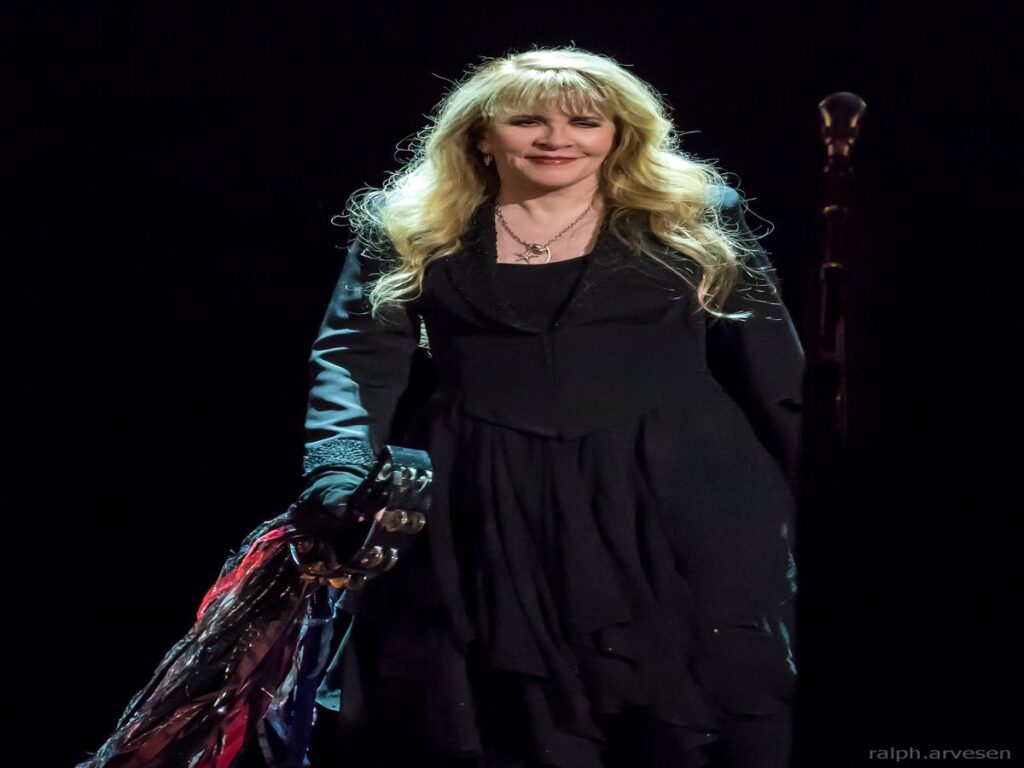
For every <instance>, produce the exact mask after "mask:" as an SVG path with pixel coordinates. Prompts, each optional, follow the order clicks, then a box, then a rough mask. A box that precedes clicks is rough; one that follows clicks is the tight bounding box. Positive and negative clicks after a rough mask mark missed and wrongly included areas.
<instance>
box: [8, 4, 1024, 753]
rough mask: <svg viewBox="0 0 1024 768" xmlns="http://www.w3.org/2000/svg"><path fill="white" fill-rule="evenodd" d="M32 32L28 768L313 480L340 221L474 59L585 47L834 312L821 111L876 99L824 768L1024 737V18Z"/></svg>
mask: <svg viewBox="0 0 1024 768" xmlns="http://www.w3.org/2000/svg"><path fill="white" fill-rule="evenodd" d="M1008 7H1009V4H1006V6H1005V8H1008ZM10 21H11V22H12V23H9V24H6V25H4V26H5V28H6V33H7V38H8V39H7V40H6V44H5V46H4V49H5V50H6V51H7V52H8V63H9V66H8V67H7V68H6V69H7V72H8V74H9V75H14V78H13V79H12V80H11V84H10V87H9V88H8V89H7V92H8V96H9V97H10V98H9V99H8V105H9V107H10V108H11V112H10V113H9V116H8V119H7V121H6V122H7V124H8V127H9V128H12V129H13V131H14V133H13V135H12V138H11V140H10V141H9V143H8V146H9V147H10V149H11V152H10V157H9V159H8V169H9V171H11V172H10V173H9V175H8V181H9V183H11V188H12V191H13V196H12V199H11V200H10V203H9V206H8V209H7V210H8V212H9V213H10V214H11V220H10V223H9V225H8V227H7V228H6V231H5V234H7V235H8V240H9V242H10V243H11V247H10V250H9V252H8V253H9V255H8V259H7V262H6V267H7V269H9V270H10V271H9V272H8V274H9V275H10V279H9V281H7V283H6V289H5V293H6V294H7V295H8V296H9V297H10V301H9V302H7V305H8V306H9V307H10V308H11V315H10V321H9V323H8V328H10V329H11V330H12V331H14V332H13V333H12V334H11V340H10V341H9V343H8V355H7V357H8V360H9V362H11V363H13V364H12V365H10V366H9V367H8V370H9V374H8V375H9V377H10V378H11V379H13V381H14V384H15V388H14V394H13V396H12V397H11V398H10V399H9V400H8V403H9V405H10V408H9V409H8V418H9V420H10V422H11V424H12V425H13V429H11V430H8V436H9V439H10V441H11V444H12V446H11V447H12V448H13V450H12V451H9V452H8V458H7V461H6V464H7V467H8V470H9V475H8V481H7V482H6V483H5V488H6V490H7V491H8V493H7V497H8V503H7V504H6V505H5V506H6V508H7V510H8V511H7V518H8V520H9V521H10V524H9V526H8V547H7V551H8V557H7V558H6V559H7V562H8V565H9V566H11V567H10V570H9V574H8V576H7V581H6V583H7V585H8V592H9V594H13V595H14V596H15V599H14V600H13V601H12V602H11V603H10V605H11V609H10V617H9V618H10V620H9V621H8V622H5V623H6V624H7V635H8V639H9V640H12V641H13V643H12V644H11V648H10V650H9V651H8V654H7V658H8V661H9V667H10V674H9V675H8V676H7V683H6V688H7V690H6V691H5V694H6V695H5V696H4V700H5V707H6V708H9V710H10V711H9V714H8V718H7V722H8V723H10V724H11V729H10V730H9V733H10V735H11V737H12V738H13V740H14V741H13V746H14V748H15V749H16V750H17V749H20V747H22V746H27V747H29V749H28V750H27V752H28V754H27V755H26V756H25V757H24V758H21V759H19V761H18V762H17V764H18V765H40V766H57V765H71V764H73V763H74V762H76V761H77V760H80V759H83V758H84V757H85V753H86V750H91V749H95V748H96V747H97V746H98V745H99V744H100V743H101V741H102V740H103V739H104V738H105V737H106V736H107V735H108V733H109V732H110V730H111V729H112V727H113V725H114V723H115V720H116V717H117V715H118V714H119V713H120V711H121V709H122V708H123V707H124V706H125V704H126V703H127V701H128V699H129V698H130V696H131V695H132V694H133V693H134V692H135V691H136V690H137V689H138V688H139V687H141V686H142V684H143V683H144V682H145V681H146V680H147V679H148V676H149V674H150V672H151V671H152V669H153V668H154V666H155V665H156V663H157V662H158V661H159V660H160V658H161V657H162V655H163V653H164V651H165V650H166V649H167V648H168V647H169V646H170V645H171V644H172V643H173V642H174V641H175V640H176V639H177V638H178V637H179V636H180V635H181V634H182V633H183V632H184V631H185V629H186V628H187V627H188V625H189V624H190V623H191V621H192V617H193V614H194V611H195V609H196V607H197V605H198V601H199V600H200V598H201V596H202V594H203V591H204V590H205V588H206V587H207V586H208V585H209V584H210V583H211V581H212V579H213V578H214V576H215V575H216V571H217V568H218V567H219V565H220V563H221V562H222V561H223V559H224V558H225V557H226V556H227V554H228V553H229V550H230V549H231V548H232V547H234V546H236V545H237V543H238V542H239V540H240V538H241V536H242V535H243V534H244V533H245V532H247V531H248V530H249V529H251V528H252V527H253V526H254V525H255V524H256V523H257V522H258V521H260V520H262V519H265V518H267V517H270V516H273V515H275V514H278V513H279V512H280V511H282V510H283V508H284V507H285V506H286V505H287V504H288V502H289V501H290V500H291V499H292V498H293V496H294V494H295V492H296V491H297V489H298V481H299V473H300V457H301V449H302V418H303V413H304V408H305V394H306V392H305V390H306V386H307V370H306V357H307V354H308V351H309V344H310V343H311V341H312V339H313V336H314V334H315V331H316V328H317V325H318V323H319V320H320V316H321V314H322V312H323V309H324V307H325V304H326V300H327V297H328V295H329V293H330V290H331V289H332V287H333V282H334V279H335V278H336V276H337V274H338V270H339V268H340V261H339V258H340V252H339V251H337V250H334V248H333V244H334V242H335V241H336V239H337V237H338V231H337V230H336V229H335V228H333V227H331V226H330V223H329V219H330V216H331V215H332V214H333V213H336V212H338V211H339V210H340V209H341V206H342V204H343V202H344V199H345V197H346V196H347V194H349V193H350V192H351V191H352V190H354V189H355V188H356V187H358V186H360V185H362V184H364V183H370V184H380V183H381V182H382V180H383V178H384V175H385V173H386V172H387V171H388V170H391V169H393V168H394V167H395V166H396V159H395V158H396V146H397V145H399V144H400V143H402V142H404V141H405V140H407V139H408V138H409V137H410V136H411V135H412V134H413V133H414V132H415V131H417V130H418V129H419V128H420V127H421V126H422V125H423V124H424V122H425V119H424V115H425V114H427V113H428V112H429V111H430V110H431V108H432V107H433V105H434V104H435V103H436V102H437V100H438V99H439V98H440V96H441V94H442V92H443V89H444V88H445V87H446V86H447V84H448V82H447V81H449V80H452V79H455V78H457V77H458V76H459V75H460V74H461V72H462V71H463V69H464V67H466V66H467V65H468V64H470V63H473V62H476V61H478V60H479V58H480V57H481V56H495V55H501V54H503V53H505V52H507V51H509V50H511V49H517V50H521V49H524V48H527V47H530V46H531V45H534V44H537V45H563V44H568V43H570V42H574V43H575V44H577V45H579V46H581V47H583V48H586V49H590V50H594V51H597V52H602V53H607V54H610V55H613V56H615V57H616V58H618V59H619V60H620V61H621V62H623V63H626V64H629V65H632V66H633V67H634V68H635V71H636V72H637V73H638V74H639V75H641V76H642V77H644V78H646V79H648V80H649V81H650V82H652V83H653V84H654V86H655V87H656V88H657V89H658V90H659V91H661V92H662V93H664V94H665V95H666V96H667V98H668V100H669V102H670V103H671V104H672V105H673V107H674V116H675V119H676V121H677V123H678V125H679V127H680V129H681V130H682V131H684V132H686V135H685V137H684V143H683V145H684V148H686V149H688V150H689V151H691V152H694V153H696V154H697V155H700V156H702V157H706V158H714V159H716V160H717V161H718V162H719V164H720V166H721V167H722V168H723V169H725V170H728V171H731V172H732V173H734V174H735V175H736V176H735V180H737V181H738V183H739V184H740V185H741V187H742V189H743V191H744V192H745V194H746V195H747V196H748V199H750V201H751V204H752V207H753V209H754V210H755V211H756V212H757V213H758V214H760V215H761V216H763V217H765V218H766V219H767V220H769V221H770V222H771V223H772V224H773V225H774V231H773V232H772V234H771V235H769V236H768V238H767V239H766V240H765V245H766V246H767V247H768V248H769V250H770V251H771V252H772V254H773V256H774V258H775V260H776V263H777V265H778V267H779V270H780V273H781V274H782V277H783V280H784V285H785V286H786V289H785V290H788V293H787V299H788V301H789V303H790V304H791V307H792V309H793V312H794V315H795V316H796V317H797V320H798V321H800V322H801V323H804V322H806V318H805V317H803V307H804V306H805V305H806V296H807V293H806V286H805V285H804V284H803V278H802V277H801V275H802V274H803V270H804V269H805V265H806V264H808V263H809V262H813V261H814V260H816V259H818V258H819V252H820V246H819V243H820V236H821V233H820V228H819V223H818V219H819V208H820V203H821V190H820V172H821V168H822V165H823V155H822V150H821V145H820V139H819V137H818V123H817V114H816V105H817V103H818V101H819V100H820V99H821V98H823V97H824V96H826V95H827V94H829V93H831V92H833V91H837V90H850V91H854V92H856V93H858V94H860V95H861V96H862V97H863V98H864V99H865V100H866V101H867V103H868V113H867V116H866V118H865V123H864V129H863V135H862V139H861V141H860V143H859V144H858V145H857V148H856V165H857V167H858V170H859V173H860V179H861V189H862V200H863V214H864V220H865V227H866V231H867V233H868V235H867V242H868V243H869V246H870V248H869V251H870V257H871V268H870V270H869V271H867V272H865V273H864V280H865V284H866V286H867V287H866V289H865V291H864V292H863V295H862V296H861V297H860V299H859V301H862V302H864V303H866V304H869V305H870V306H869V307H865V310H869V311H866V314H865V316H866V317H868V318H869V320H868V321H867V322H866V323H865V325H864V335H863V337H862V338H863V345H864V349H865V354H866V357H865V359H864V360H863V361H862V362H861V363H860V364H859V365H858V370H857V374H858V379H859V381H861V382H862V392H861V394H860V403H861V411H860V414H859V416H858V420H857V424H856V427H857V440H856V451H855V452H854V454H853V456H852V464H851V468H852V471H851V474H852V475H853V476H854V477H855V478H856V482H855V483H854V484H853V487H852V488H851V489H849V490H848V491H845V492H844V493H843V498H844V499H845V503H844V504H842V505H837V507H836V509H835V510H830V511H829V512H825V513H816V514H817V515H819V516H820V517H818V518H817V519H815V520H814V521H809V524H808V525H805V532H808V531H810V532H813V538H812V539H808V540H805V541H802V543H801V548H802V550H803V551H804V552H805V553H806V558H805V560H806V562H802V563H801V566H802V568H801V590H802V592H801V594H802V605H801V608H802V618H801V656H802V660H801V664H802V667H801V678H802V679H801V697H802V700H801V706H800V719H801V726H800V728H801V737H800V738H801V742H800V743H801V747H800V754H801V756H802V757H801V760H802V761H803V762H804V764H805V765H808V766H811V765H813V766H862V765H867V764H868V763H869V762H875V761H871V760H869V758H868V750H869V749H879V748H885V747H911V746H913V747H917V748H918V749H922V750H923V749H926V748H929V747H948V748H953V749H965V748H1010V747H1013V746H1016V745H1014V744H1013V743H1012V740H1011V718H1010V712H1011V710H1012V709H1013V707H1012V704H1013V703H1014V695H1015V694H1016V690H1017V688H1016V684H1015V680H1014V673H1015V671H1016V665H1015V664H1014V663H1013V662H1014V658H1015V654H1013V653H1012V651H1013V650H1015V649H1016V648H1017V646H1018V645H1019V641H1018V640H1017V639H1016V637H1015V636H1014V632H1013V631H1012V630H1011V627H1012V624H1011V623H1010V615H1011V614H1012V612H1014V611H1015V609H1012V605H1013V604H1017V601H1016V600H1014V599H1013V598H1014V596H1015V590H1013V589H1012V586H1011V583H1010V582H1011V581H1012V579H1013V576H1015V575H1016V572H1017V568H1016V567H1015V566H1016V565H1017V552H1016V539H1015V537H1014V536H1013V535H1011V534H1012V533H1013V531H1011V524H1010V521H1011V520H1013V518H1014V517H1015V516H1016V515H1017V513H1014V512H1013V511H1012V510H1013V509H1014V508H1016V507H1017V505H1018V504H1019V502H1015V501H1014V495H1013V494H1012V488H1013V485H1014V484H1013V483H1012V482H1011V481H1012V480H1013V479H1015V476H1014V471H1013V470H1014V469H1015V468H1011V464H1012V463H1013V462H1012V458H1013V453H1014V451H1013V446H1014V444H1015V438H1016V433H1015V426H1014V425H1013V423H1012V415H1013V414H1014V412H1015V411H1016V409H1014V408H1011V407H1010V400H1009V395H1010V393H1011V391H1016V387H1015V386H1014V385H1015V383H1016V382H1015V381H1014V380H1013V376H1012V365H1013V363H1014V362H1015V361H1014V360H1013V358H1014V357H1015V354H1014V353H1013V349H1017V348H1018V346H1017V345H1015V346H1011V345H1010V339H1012V338H1013V337H1014V335H1013V334H1012V333H1011V331H1010V325H1011V323H1012V320H1013V319H1014V314H1015V310H1016V307H1017V306H1018V305H1019V299H1018V289H1017V285H1016V282H1017V279H1018V274H1017V272H1016V270H1015V267H1016V264H1015V260H1016V258H1017V257H1018V253H1019V248H1018V247H1016V246H1015V245H1014V243H1013V240H1012V239H1011V237H1012V235H1011V232H1010V229H1009V227H1008V226H1007V225H1008V224H1009V223H1010V222H1011V221H1015V216H1014V214H1015V211H1016V209H1015V206H1014V205H1013V204H1012V203H1011V202H1010V197H1009V196H1010V193H1011V192H1012V191H1013V189H1014V187H1015V186H1016V177H1015V175H1014V174H1013V173H1012V172H1011V171H1010V170H1009V168H1010V161H1011V160H1012V159H1013V156H1014V153H1015V152H1017V151H1019V150H1020V139H1019V135H1014V133H1013V130H1012V126H1013V114H1012V107H1013V102H1012V99H1013V98H1014V97H1013V96H1012V94H1013V93H1014V92H1015V91H1016V90H1019V86H1020V82H1019V75H1018V74H1017V72H1016V71H1015V70H1014V69H1013V68H1012V67H1011V66H1010V62H1011V60H1012V58H1013V56H1012V53H1013V46H1014V45H1015V41H1014V40H1013V33H1012V29H1013V27H1012V25H1011V23H1010V21H1011V20H1010V18H1009V14H1008V13H1004V12H1003V9H1002V8H1001V7H1000V6H994V5H992V6H986V5H984V4H972V6H971V8H970V10H969V11H967V10H960V11H957V12H955V13H954V12H952V11H942V10H939V9H937V8H932V9H931V10H929V11H927V12H924V11H915V10H909V9H900V8H889V9H887V10H882V9H874V8H871V7H865V6H860V7H850V8H839V9H832V10H830V9H827V8H824V7H817V8H813V9H812V8H810V7H803V6H799V7H798V6H793V7H791V8H790V9H789V10H785V11H780V10H777V9H770V8H768V7H764V6H744V5H742V4H737V3H712V2H675V3H662V4H657V3H650V2H646V1H645V0H638V1H637V2H632V3H629V4H616V5H615V6H603V5H592V6H590V7H589V8H587V7H585V6H582V5H580V4H560V5H559V4H550V3H547V4H534V3H530V2H523V3H518V4H503V5H489V4H480V3H477V4H473V5H467V6H465V7H462V8H456V7H454V6H451V7H447V8H444V9H442V8H427V7H424V6H421V5H412V4H407V3H399V2H388V1H387V0H381V1H380V2H375V3H358V4H353V5H350V4H343V3H271V2H249V3H219V4H212V5H211V4H208V3H197V2H176V3H154V2H147V3H118V4H114V3H93V4H90V5H88V6H85V5H80V6H79V7H78V8H77V9H67V8H63V9H58V8H56V7H47V6H46V5H45V4H38V3H36V4H32V6H31V7H30V8H24V9H22V10H21V11H19V12H17V13H16V14H15V15H14V16H13V17H11V18H10ZM12 235H13V237H12ZM805 522H808V521H805ZM808 535H810V534H808ZM1016 703H1017V705H1018V708H1019V700H1018V701H1017V702H1016ZM29 734H33V735H35V737H36V738H33V739H30V738H29ZM1018 754H1019V752H1018ZM948 762H949V763H950V764H952V763H953V762H954V761H948Z"/></svg>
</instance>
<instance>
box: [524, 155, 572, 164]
mask: <svg viewBox="0 0 1024 768" xmlns="http://www.w3.org/2000/svg"><path fill="white" fill-rule="evenodd" d="M526 159H527V160H529V161H530V162H533V163H540V164H541V165H565V164H566V163H571V162H573V161H574V160H579V158H578V157H539V156H534V157H527V158H526Z"/></svg>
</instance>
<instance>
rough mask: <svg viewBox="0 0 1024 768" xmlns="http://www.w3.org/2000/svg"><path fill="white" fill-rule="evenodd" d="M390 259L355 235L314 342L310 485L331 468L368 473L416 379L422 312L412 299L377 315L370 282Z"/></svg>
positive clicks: (308, 425) (357, 475) (307, 460)
mask: <svg viewBox="0 0 1024 768" xmlns="http://www.w3.org/2000/svg"><path fill="white" fill-rule="evenodd" d="M382 266H383V263H382V260H381V259H380V258H378V257H376V256H375V255H373V254H371V253H370V252H369V251H368V250H367V249H366V247H365V246H364V245H363V244H362V243H361V242H360V241H359V240H358V238H356V239H354V240H352V242H350V244H349V246H348V252H347V255H346V257H345V262H344V266H343V267H342V270H341V276H340V277H339V278H338V283H337V286H336V287H335V289H334V293H333V295H332V296H331V299H330V303H329V304H328V306H327V311H326V314H325V316H324V319H323V322H322V323H321V326H320V330H319V333H318V335H317V337H316V340H315V341H314V343H313V346H312V351H311V354H310V359H309V371H310V390H309V401H308V407H307V410H306V421H305V455H304V458H303V478H304V480H305V482H306V485H307V487H308V486H309V484H310V483H311V482H312V481H313V480H315V479H316V478H318V477H320V476H321V475H323V474H324V473H327V472H338V471H341V472H343V473H350V474H351V475H352V476H353V479H354V480H362V479H364V478H365V477H366V475H367V474H368V471H369V465H370V464H371V463H372V461H373V459H374V457H375V456H376V455H377V453H378V452H379V451H380V450H381V448H383V447H384V445H385V444H386V443H387V440H388V438H389V432H390V429H391V422H392V419H393V418H394V415H395V410H396V407H397V404H398V400H399V398H400V397H401V395H402V393H403V392H404V391H405V389H406V387H407V385H408V381H409V374H410V369H411V366H412V357H413V353H414V352H415V351H416V348H417V346H418V343H419V325H420V319H419V317H418V315H416V314H415V313H414V312H412V311H411V310H410V309H408V305H407V304H404V305H401V306H399V307H394V306H389V307H387V308H385V309H383V310H382V311H381V312H380V313H378V317H377V318H376V319H375V318H373V317H372V316H371V314H370V302H369V299H368V298H367V296H366V295H365V292H364V287H365V286H366V284H367V283H368V282H369V281H370V280H371V279H372V278H373V277H374V276H375V275H376V274H379V273H380V272H381V271H383V270H382Z"/></svg>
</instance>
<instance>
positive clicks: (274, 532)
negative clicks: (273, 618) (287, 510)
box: [196, 525, 292, 621]
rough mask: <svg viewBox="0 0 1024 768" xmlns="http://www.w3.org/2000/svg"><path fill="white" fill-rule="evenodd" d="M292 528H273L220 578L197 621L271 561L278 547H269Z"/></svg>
mask: <svg viewBox="0 0 1024 768" xmlns="http://www.w3.org/2000/svg"><path fill="white" fill-rule="evenodd" d="M291 531H292V527H291V526H289V525H282V526H281V527H279V528H272V529H271V530H270V531H268V532H267V533H265V534H264V535H263V536H261V537H260V538H258V539H257V540H256V541H255V542H254V543H253V545H252V546H251V547H250V548H249V551H248V552H247V553H246V555H245V557H244V558H242V562H240V563H239V564H238V565H237V566H235V568H234V569H232V570H231V571H229V572H228V573H226V574H224V575H223V576H222V577H221V578H219V579H218V580H217V581H216V583H214V585H213V586H212V587H210V589H209V591H208V592H207V593H206V596H205V597H204V598H203V602H202V603H200V605H199V611H198V613H196V620H197V621H198V620H201V619H202V618H203V614H205V613H206V610H207V609H208V608H209V607H210V604H211V603H213V602H214V601H215V600H217V599H219V598H220V597H222V596H223V595H224V594H225V593H226V592H229V591H230V590H231V589H233V588H234V587H235V586H236V585H237V584H239V583H240V582H242V581H244V580H245V577H246V576H248V575H249V573H251V572H252V571H253V569H255V568H258V567H259V566H260V565H261V564H262V563H264V562H265V561H266V560H267V559H269V558H270V557H271V556H272V555H273V554H274V553H275V552H276V551H277V548H276V547H268V546H267V545H268V544H269V543H270V542H272V541H275V540H276V539H280V538H281V537H282V536H284V535H285V534H286V533H290V532H291Z"/></svg>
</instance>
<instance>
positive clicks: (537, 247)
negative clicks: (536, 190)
mask: <svg viewBox="0 0 1024 768" xmlns="http://www.w3.org/2000/svg"><path fill="white" fill-rule="evenodd" d="M591 208H593V204H591V205H588V206H587V210H585V211H584V212H583V213H581V214H580V215H579V216H577V217H576V218H575V219H574V220H573V222H572V224H570V225H569V226H567V227H566V228H565V229H563V230H562V231H561V232H559V233H558V234H557V235H555V236H554V237H552V238H551V239H550V240H548V241H547V242H546V243H528V242H526V241H525V240H522V239H521V238H520V237H519V235H517V234H516V233H515V232H513V231H512V228H511V227H509V225H508V222H507V221H505V217H504V216H502V215H501V206H500V205H497V204H495V206H494V213H495V214H496V215H497V216H498V221H500V222H501V226H502V227H504V229H505V231H506V232H508V233H509V234H510V235H511V236H512V239H513V240H515V241H516V242H517V243H519V244H520V245H522V246H524V247H525V250H524V251H523V252H522V253H517V254H515V257H516V261H525V262H526V263H527V264H529V263H530V259H533V258H536V257H537V256H543V255H547V258H546V259H544V263H545V264H547V263H548V262H549V261H551V248H550V246H551V244H552V243H553V242H555V240H557V239H558V238H560V237H561V236H562V235H564V234H565V233H566V232H568V231H569V230H570V229H572V228H573V227H575V226H576V225H577V224H579V223H580V222H581V221H582V220H583V217H584V216H586V215H587V214H588V213H590V209H591Z"/></svg>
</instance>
